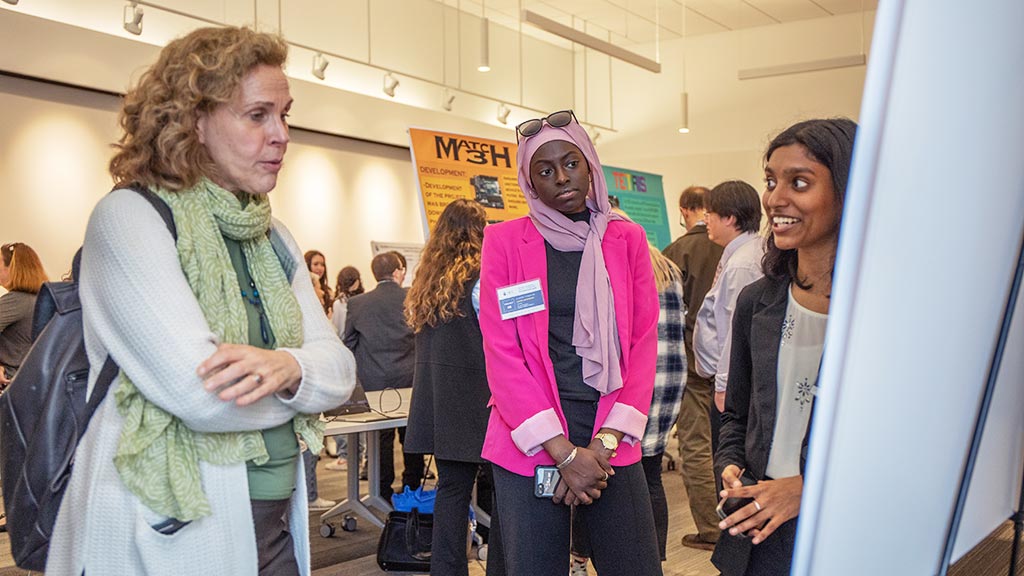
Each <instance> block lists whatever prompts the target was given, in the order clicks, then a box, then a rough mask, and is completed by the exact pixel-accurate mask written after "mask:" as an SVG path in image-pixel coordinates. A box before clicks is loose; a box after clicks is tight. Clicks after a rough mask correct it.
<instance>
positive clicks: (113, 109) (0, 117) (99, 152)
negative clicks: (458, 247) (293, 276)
mask: <svg viewBox="0 0 1024 576" xmlns="http://www.w3.org/2000/svg"><path fill="white" fill-rule="evenodd" d="M118 104H119V102H118V99H117V98H115V97H113V96H108V95H103V94H96V93H93V92H89V91H85V90H81V89H76V88H67V87H61V86H54V85H51V84H43V83H40V82H36V81H31V80H23V79H18V78H12V77H9V76H0V125H2V126H4V130H3V131H2V132H0V242H11V241H19V242H25V243H26V244H29V245H30V246H32V247H33V248H35V249H36V251H37V252H39V255H40V257H41V258H42V260H43V265H44V266H45V267H46V270H47V272H48V274H49V275H50V277H51V278H54V279H55V278H58V277H60V276H61V275H62V274H64V273H65V272H67V271H68V270H69V269H70V263H71V258H72V256H73V255H74V252H75V250H77V249H78V246H80V245H81V243H82V237H83V235H84V232H85V224H86V220H87V218H88V215H89V213H90V211H91V210H92V206H93V205H94V204H95V203H96V201H97V200H99V198H101V197H102V196H103V194H105V193H106V192H107V191H108V190H109V189H110V187H111V185H112V183H111V179H110V176H109V174H108V173H107V170H106V166H107V162H108V161H109V159H110V156H111V155H112V150H111V148H110V143H112V142H114V141H115V140H116V139H117V137H118V131H117V129H116V119H117V107H118ZM414 178H415V174H414V172H413V169H412V163H411V160H410V157H409V152H408V151H407V150H403V149H400V148H396V147H393V146H386V145H381V144H373V143H368V142H360V141H355V140H351V139H345V138H340V137H336V136H329V135H324V134H317V133H312V132H307V131H302V130H293V131H292V143H291V144H290V145H289V149H288V155H287V157H286V161H285V167H284V169H283V170H282V172H281V175H280V178H279V180H278V186H277V189H276V190H275V191H274V192H273V193H272V194H271V196H270V198H271V205H272V206H273V210H274V215H275V216H276V217H277V218H279V219H281V220H282V221H283V222H285V224H287V225H288V227H289V228H290V229H291V231H292V232H293V234H294V235H295V237H296V239H297V240H298V242H299V245H300V246H301V247H302V248H303V250H307V249H311V248H316V249H319V250H321V251H322V252H324V255H325V257H326V259H327V264H328V272H329V274H330V275H331V276H332V277H331V278H330V281H331V284H332V285H333V283H334V276H336V275H337V272H338V270H340V269H341V267H342V266H345V265H349V264H351V265H355V266H356V267H357V268H359V269H360V270H361V271H362V272H363V276H364V279H365V280H366V281H367V282H368V283H369V285H371V286H372V285H373V278H372V275H371V274H370V260H371V259H372V257H373V255H372V253H371V250H370V241H371V240H378V241H389V242H422V241H423V229H422V224H421V221H420V209H419V204H418V199H417V196H416V183H415V179H414Z"/></svg>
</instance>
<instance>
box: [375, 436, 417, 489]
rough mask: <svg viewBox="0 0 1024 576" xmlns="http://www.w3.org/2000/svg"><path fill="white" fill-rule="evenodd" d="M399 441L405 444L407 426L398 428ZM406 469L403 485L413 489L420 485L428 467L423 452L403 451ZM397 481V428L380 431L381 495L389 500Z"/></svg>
mask: <svg viewBox="0 0 1024 576" xmlns="http://www.w3.org/2000/svg"><path fill="white" fill-rule="evenodd" d="M398 441H399V442H400V443H402V444H403V445H404V444H405V426H402V427H401V428H398ZM402 459H403V461H404V463H405V469H404V470H403V471H402V485H403V486H408V487H409V488H412V489H413V490H415V489H417V488H419V487H420V483H421V482H422V481H423V476H424V474H425V473H426V467H425V465H424V463H423V455H422V454H408V453H406V452H405V451H404V450H403V451H402ZM394 483H395V428H389V429H387V430H381V431H380V496H381V498H384V499H385V500H387V501H388V502H390V501H391V495H392V494H394V492H395V491H394V489H393V488H392V486H391V485H392V484H394Z"/></svg>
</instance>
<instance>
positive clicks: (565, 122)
mask: <svg viewBox="0 0 1024 576" xmlns="http://www.w3.org/2000/svg"><path fill="white" fill-rule="evenodd" d="M516 130H517V132H518V135H519V140H520V142H519V154H518V165H519V186H520V188H522V190H523V193H524V194H525V196H526V202H527V204H528V205H529V207H530V214H529V215H528V216H526V217H523V218H519V219H516V220H511V221H508V222H503V223H501V224H495V225H493V226H489V227H487V228H486V229H485V231H484V244H483V255H482V270H481V279H480V301H481V308H480V329H481V331H482V332H483V337H484V353H485V357H486V362H487V378H488V383H489V385H490V388H491V395H492V400H491V406H492V409H491V415H490V420H489V422H488V429H487V438H486V440H485V441H484V448H483V456H484V458H486V459H487V460H490V461H491V462H493V463H494V465H495V466H494V476H495V485H496V493H497V506H498V516H499V517H500V532H501V538H502V543H503V546H504V550H505V568H506V572H507V573H509V574H531V575H547V574H550V575H552V576H555V575H557V576H565V574H566V572H567V569H568V568H569V533H570V514H571V510H572V507H573V506H575V507H576V514H577V515H579V520H580V525H581V526H582V527H583V530H584V531H585V532H586V534H585V535H584V537H589V539H590V541H591V542H592V543H593V561H594V567H595V568H596V569H597V570H598V572H599V573H600V574H601V575H602V576H615V575H618V574H622V575H626V574H628V575H630V576H632V575H634V574H644V575H645V576H647V575H658V574H661V566H660V562H659V555H658V550H657V539H656V537H655V531H654V519H653V516H652V514H651V506H650V501H649V496H648V494H647V489H646V483H645V479H644V473H643V469H642V468H641V466H640V464H639V461H640V455H641V454H640V443H639V439H640V438H641V437H642V436H643V433H644V428H645V425H646V422H647V410H648V409H649V407H650V405H651V395H652V390H653V384H654V371H655V365H656V361H657V321H658V313H659V308H658V294H657V289H656V288H655V284H654V273H653V271H652V268H651V261H650V256H649V254H648V249H647V238H646V236H645V234H644V231H643V229H642V228H641V227H640V226H638V225H636V224H634V223H632V222H629V221H627V220H625V219H623V218H621V217H620V216H618V215H616V214H613V213H612V212H611V211H610V207H609V204H608V188H607V185H606V184H605V179H604V174H603V172H602V170H601V164H600V162H599V161H598V158H597V153H596V151H595V150H594V145H593V144H592V143H591V141H590V139H589V137H588V136H587V133H586V131H585V130H584V129H583V128H582V127H581V126H580V125H579V123H578V122H577V121H576V118H575V115H574V114H573V112H572V111H571V110H566V111H562V112H555V113H554V114H551V115H550V116H548V117H546V118H541V119H536V120H529V121H527V122H524V123H522V124H520V125H519V126H518V127H517V128H516ZM538 467H541V468H538ZM544 467H548V468H547V469H545V468H544ZM551 468H554V469H555V470H557V472H558V473H559V477H560V479H559V480H558V481H557V483H554V482H551V483H550V484H548V485H547V486H546V487H547V488H551V489H552V491H553V493H554V494H553V496H549V497H541V496H538V494H540V493H543V492H544V491H545V490H544V489H543V488H545V486H539V485H538V482H537V481H536V480H538V479H539V480H543V479H544V478H545V474H546V473H549V471H550V470H551ZM545 470H547V471H548V472H545ZM547 477H550V476H547ZM541 484H543V482H541Z"/></svg>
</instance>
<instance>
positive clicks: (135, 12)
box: [123, 0, 143, 36]
mask: <svg viewBox="0 0 1024 576" xmlns="http://www.w3.org/2000/svg"><path fill="white" fill-rule="evenodd" d="M142 16H143V11H142V6H139V3H138V2H132V1H131V0H129V2H128V3H127V4H125V6H124V19H123V23H124V29H125V30H127V31H128V32H131V33H132V34H135V35H136V36H138V35H140V34H142Z"/></svg>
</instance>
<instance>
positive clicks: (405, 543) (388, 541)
mask: <svg viewBox="0 0 1024 576" xmlns="http://www.w3.org/2000/svg"><path fill="white" fill-rule="evenodd" d="M433 532H434V515H433V514H421V513H420V512H419V511H418V510H416V509H415V508H414V509H413V510H412V511H411V512H399V511H394V512H390V513H388V519H387V521H386V522H385V523H384V531H383V532H381V534H380V541H379V542H378V543H377V565H378V566H380V569H381V570H384V571H385V572H390V571H400V572H430V541H431V539H432V538H433Z"/></svg>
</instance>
